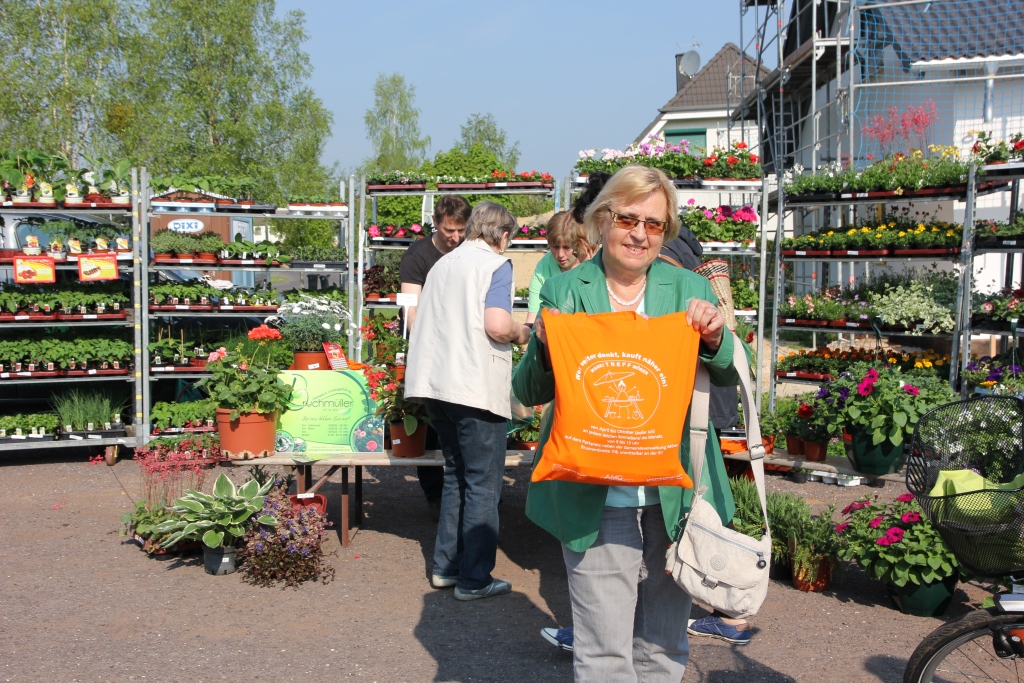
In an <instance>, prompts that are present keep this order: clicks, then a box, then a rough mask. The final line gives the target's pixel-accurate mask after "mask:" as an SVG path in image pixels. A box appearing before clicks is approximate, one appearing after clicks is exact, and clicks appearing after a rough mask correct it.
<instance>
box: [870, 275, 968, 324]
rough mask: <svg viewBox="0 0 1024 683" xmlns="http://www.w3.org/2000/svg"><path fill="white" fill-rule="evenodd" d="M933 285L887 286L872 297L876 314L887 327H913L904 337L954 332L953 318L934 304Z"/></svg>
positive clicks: (947, 310)
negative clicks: (935, 332) (936, 331)
mask: <svg viewBox="0 0 1024 683" xmlns="http://www.w3.org/2000/svg"><path fill="white" fill-rule="evenodd" d="M933 291H934V285H932V284H929V283H926V282H925V281H923V280H911V281H910V282H909V283H907V284H902V285H896V286H892V285H886V288H885V292H884V293H881V294H875V295H874V296H872V297H871V303H872V305H873V306H874V309H875V313H876V314H877V315H878V317H879V318H881V319H882V320H883V321H884V322H885V323H886V324H888V325H905V326H907V327H908V328H909V327H911V326H913V329H911V330H910V331H909V332H908V333H907V334H911V335H920V334H923V333H925V332H931V331H934V330H938V331H941V332H951V331H952V330H953V322H954V321H953V314H952V311H950V309H949V308H948V307H947V306H945V305H943V304H942V303H940V302H938V301H936V300H935V299H936V297H935V296H934V294H933Z"/></svg>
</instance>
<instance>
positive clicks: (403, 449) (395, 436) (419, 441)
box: [222, 422, 427, 458]
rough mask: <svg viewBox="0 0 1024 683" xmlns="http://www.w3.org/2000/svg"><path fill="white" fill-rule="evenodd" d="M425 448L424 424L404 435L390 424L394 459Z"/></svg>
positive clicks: (396, 424) (398, 425)
mask: <svg viewBox="0 0 1024 683" xmlns="http://www.w3.org/2000/svg"><path fill="white" fill-rule="evenodd" d="M426 446H427V425H426V424H424V423H422V422H421V423H420V426H419V427H417V428H416V431H415V432H413V433H412V434H406V432H405V427H404V426H403V425H402V423H401V422H392V423H391V454H392V455H393V456H395V457H396V458H418V457H420V456H421V455H423V451H424V450H425V449H426ZM222 448H223V446H222Z"/></svg>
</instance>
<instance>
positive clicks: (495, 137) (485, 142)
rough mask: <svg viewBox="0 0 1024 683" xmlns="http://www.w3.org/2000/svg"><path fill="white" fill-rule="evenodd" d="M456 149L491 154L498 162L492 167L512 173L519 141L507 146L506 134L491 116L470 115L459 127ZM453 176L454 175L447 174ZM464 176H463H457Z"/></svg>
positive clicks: (516, 159)
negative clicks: (478, 150) (476, 150)
mask: <svg viewBox="0 0 1024 683" xmlns="http://www.w3.org/2000/svg"><path fill="white" fill-rule="evenodd" d="M456 145H457V148H458V149H461V150H462V151H464V152H471V151H472V150H473V148H474V147H480V148H481V149H483V150H485V151H487V152H489V153H491V154H493V155H494V157H495V158H496V159H497V160H498V164H496V165H495V166H493V167H492V170H493V169H494V168H501V169H505V170H508V171H512V170H514V169H515V168H516V166H517V165H518V164H519V141H518V140H517V141H516V142H514V143H512V145H511V146H510V145H509V144H508V141H507V138H506V133H505V131H504V130H502V129H501V128H499V127H498V122H497V121H496V120H495V119H494V115H493V114H483V115H481V114H470V115H469V118H468V119H466V123H464V124H463V125H462V126H460V127H459V139H458V141H456ZM447 175H455V174H447ZM459 175H465V174H459Z"/></svg>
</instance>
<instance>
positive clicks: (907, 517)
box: [900, 510, 921, 524]
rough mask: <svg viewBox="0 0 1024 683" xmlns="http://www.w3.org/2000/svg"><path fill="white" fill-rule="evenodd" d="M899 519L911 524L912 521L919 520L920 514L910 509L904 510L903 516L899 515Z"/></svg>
mask: <svg viewBox="0 0 1024 683" xmlns="http://www.w3.org/2000/svg"><path fill="white" fill-rule="evenodd" d="M900 519H901V520H903V522H904V523H906V524H911V523H913V522H920V521H921V515H919V514H917V513H916V512H914V511H913V510H911V511H910V512H904V513H903V516H902V517H900Z"/></svg>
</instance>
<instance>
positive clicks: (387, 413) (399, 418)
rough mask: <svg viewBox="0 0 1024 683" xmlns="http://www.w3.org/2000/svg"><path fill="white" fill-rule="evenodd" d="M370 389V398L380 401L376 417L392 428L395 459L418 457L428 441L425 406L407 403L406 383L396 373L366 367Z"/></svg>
mask: <svg viewBox="0 0 1024 683" xmlns="http://www.w3.org/2000/svg"><path fill="white" fill-rule="evenodd" d="M363 374H364V375H366V382H367V384H368V385H369V386H370V398H372V399H373V400H374V401H376V402H377V410H376V413H375V414H376V415H377V416H378V417H380V418H382V419H383V420H384V422H385V423H387V424H388V425H390V427H391V453H392V455H394V456H395V457H396V458H418V457H420V456H421V455H423V451H424V449H425V448H426V441H427V424H428V420H427V409H426V406H424V405H423V404H422V403H418V402H417V403H410V402H407V401H406V400H405V384H403V383H402V382H399V381H398V380H397V379H396V378H395V372H394V370H384V369H381V368H375V367H371V366H367V367H365V368H363Z"/></svg>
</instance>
